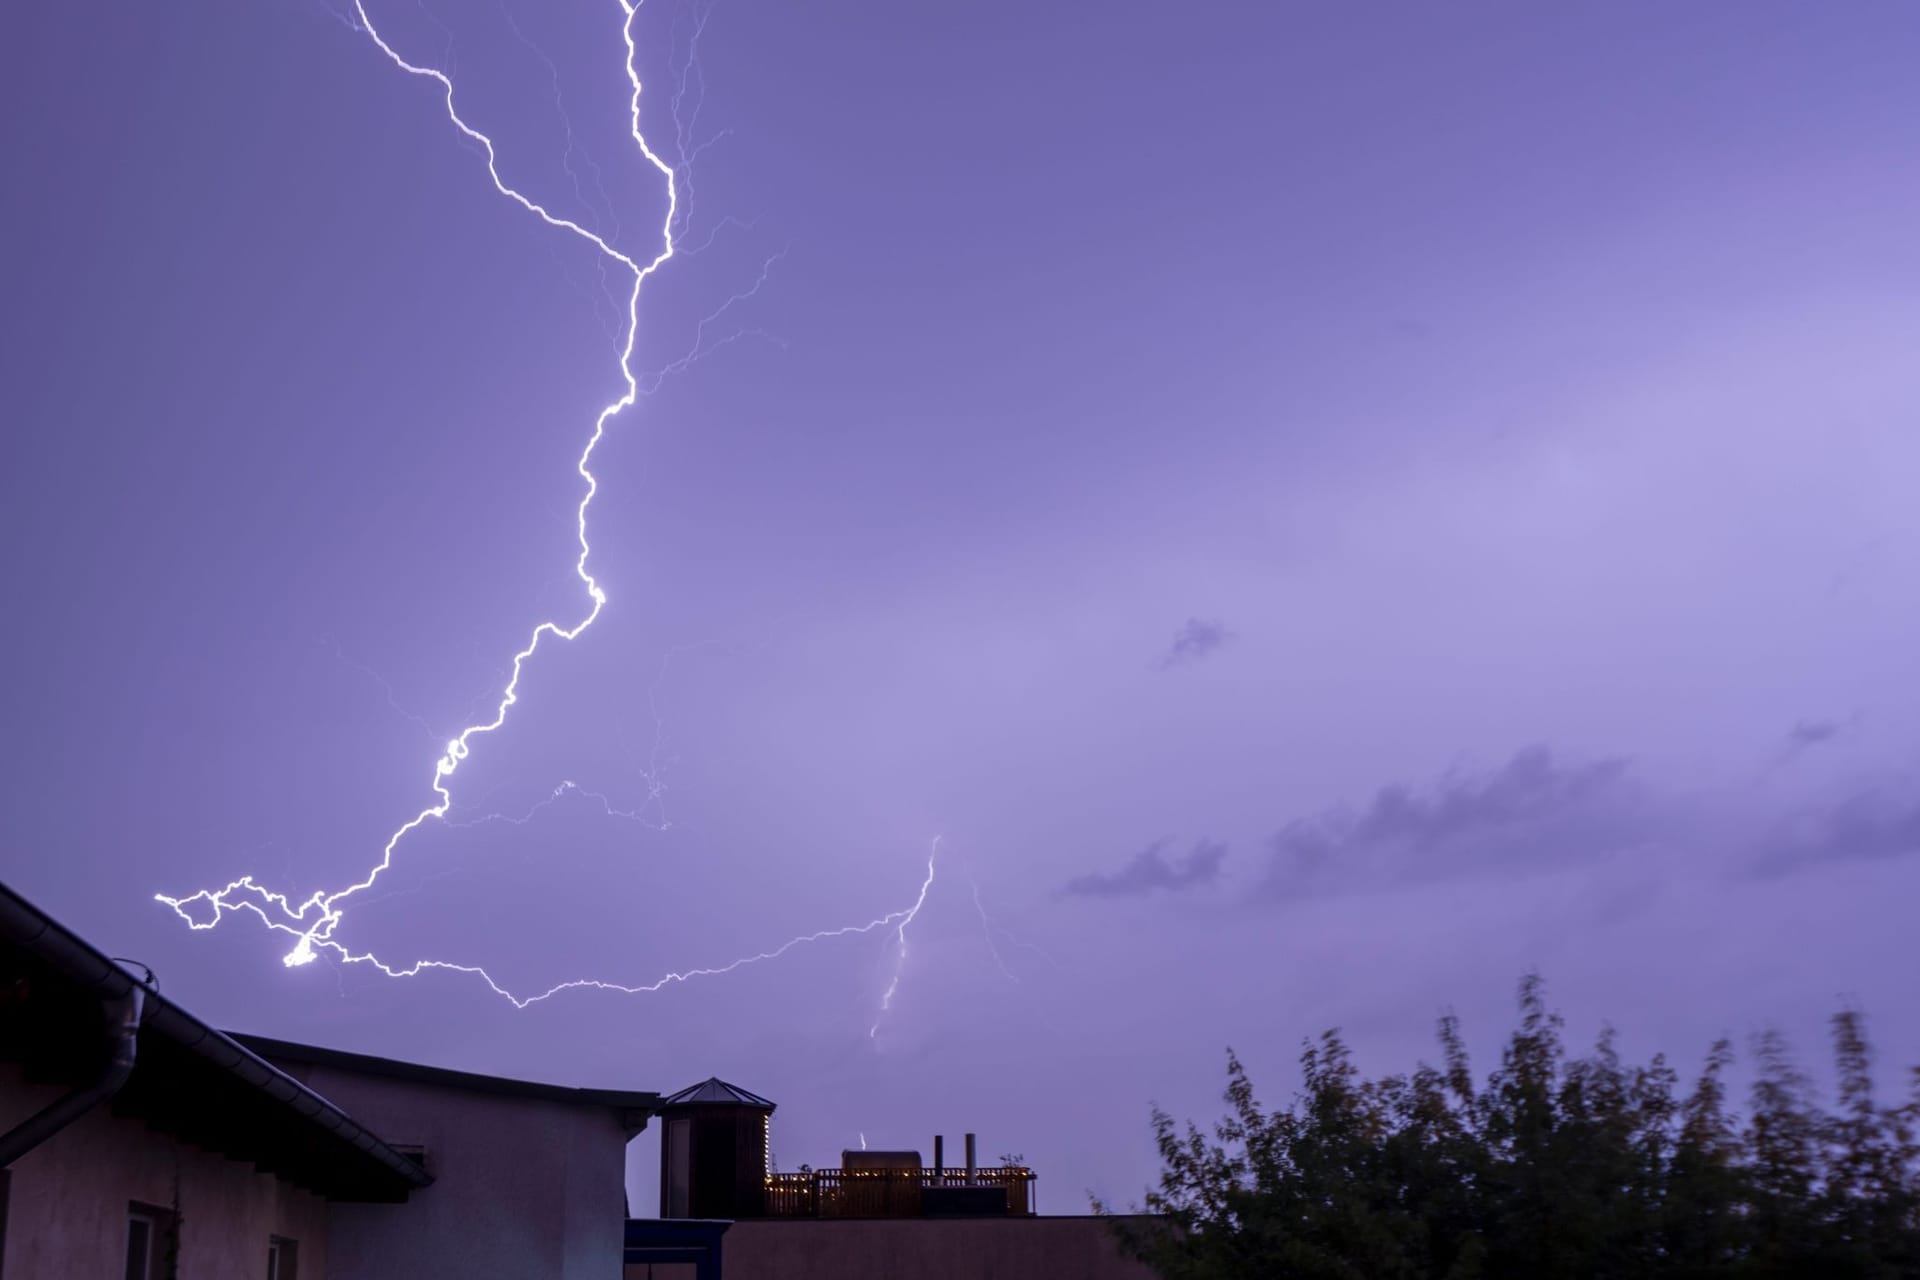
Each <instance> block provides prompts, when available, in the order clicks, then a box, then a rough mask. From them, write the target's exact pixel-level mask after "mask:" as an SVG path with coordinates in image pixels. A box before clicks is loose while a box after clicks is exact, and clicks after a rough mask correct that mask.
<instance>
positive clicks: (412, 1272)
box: [234, 1035, 660, 1280]
mask: <svg viewBox="0 0 1920 1280" xmlns="http://www.w3.org/2000/svg"><path fill="white" fill-rule="evenodd" d="M234 1039H236V1040H237V1041H239V1043H240V1044H241V1045H242V1046H243V1047H244V1048H246V1049H248V1050H250V1051H252V1052H253V1053H256V1054H258V1055H259V1056H260V1057H261V1058H262V1059H263V1060H265V1061H266V1062H268V1063H271V1064H272V1065H273V1066H274V1067H275V1068H277V1069H279V1070H280V1071H283V1072H285V1073H286V1074H287V1075H288V1076H290V1077H292V1078H293V1079H295V1080H296V1081H298V1082H299V1083H300V1084H302V1085H303V1086H305V1087H307V1088H310V1089H312V1090H313V1091H314V1092H316V1093H318V1094H321V1095H323V1096H325V1097H327V1098H331V1099H332V1100H333V1101H334V1102H335V1103H337V1104H338V1105H340V1106H342V1107H345V1108H346V1109H347V1110H349V1111H351V1112H352V1113H353V1115H354V1116H355V1117H357V1118H358V1119H359V1120H361V1121H362V1122H363V1123H365V1124H367V1125H369V1126H371V1127H372V1128H373V1129H374V1130H375V1131H376V1132H378V1133H380V1134H382V1135H383V1136H384V1137H385V1138H387V1139H388V1140H389V1141H391V1142H393V1143H395V1144H397V1145H398V1146H399V1147H400V1148H401V1149H402V1150H404V1151H408V1152H410V1153H414V1155H415V1157H416V1158H417V1159H419V1160H420V1161H421V1162H422V1163H423V1164H424V1165H425V1167H426V1169H427V1171H428V1172H429V1173H431V1174H432V1175H433V1179H434V1182H433V1186H432V1188H431V1189H430V1190H427V1191H425V1192H423V1193H421V1194H419V1195H416V1196H413V1197H411V1198H410V1199H409V1200H408V1201H407V1203H405V1204H365V1205H361V1204H356V1205H351V1206H345V1205H343V1206H340V1207H339V1208H337V1209H336V1211H335V1212H334V1213H333V1215H332V1217H331V1220H330V1223H329V1226H328V1233H327V1257H328V1259H329V1263H330V1265H331V1268H332V1269H331V1271H329V1273H328V1274H329V1275H330V1276H336V1277H342V1278H343V1280H357V1278H358V1277H363V1276H364V1277H386V1276H434V1275H447V1276H460V1277H462V1278H463V1280H466V1278H467V1277H478V1276H500V1277H503V1278H504V1277H514V1278H515V1280H519V1278H521V1277H527V1276H538V1277H540V1278H541V1280H609V1278H610V1277H612V1276H614V1275H617V1274H618V1273H619V1267H620V1259H621V1256H622V1247H623V1236H622V1227H621V1224H622V1221H623V1220H624V1219H625V1217H626V1177H627V1169H626V1161H627V1154H626V1153H627V1143H629V1142H630V1141H632V1139H633V1138H634V1136H635V1135H636V1134H638V1133H639V1132H640V1131H641V1130H642V1129H644V1128H646V1125H647V1117H648V1116H649V1115H651V1114H652V1112H653V1111H654V1110H655V1109H656V1108H657V1107H658V1106H659V1103H660V1095H659V1094H657V1093H634V1092H628V1091H623V1090H616V1089H571V1088H565V1087H562V1086H559V1085H550V1084H533V1083H529V1082H527V1081H522V1080H504V1079H500V1078H499V1077H496V1076H483V1075H474V1074H472V1073H471V1072H466V1071H449V1070H446V1069H444V1068H440V1067H426V1066H420V1065H418V1064H416V1063H411V1062H395V1061H392V1060H390V1059H387V1058H374V1057H368V1056H366V1055H363V1054H357V1053H343V1052H341V1051H339V1050H337V1049H321V1048H316V1047H314V1046H311V1045H302V1044H290V1043H288V1042H286V1041H282V1040H268V1039H265V1038H263V1037H260V1036H247V1035H237V1036H235V1037H234ZM503 1206H511V1211H510V1212H502V1208H503Z"/></svg>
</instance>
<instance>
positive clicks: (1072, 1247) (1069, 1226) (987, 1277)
mask: <svg viewBox="0 0 1920 1280" xmlns="http://www.w3.org/2000/svg"><path fill="white" fill-rule="evenodd" d="M722 1258H723V1260H724V1263H725V1275H726V1280H846V1278H847V1277H850V1276H902V1277H905V1276H911V1277H913V1280H1154V1276H1153V1272H1151V1271H1149V1270H1148V1269H1147V1268H1146V1267H1144V1266H1142V1265H1141V1264H1140V1263H1138V1262H1135V1261H1133V1260H1132V1259H1130V1258H1123V1257H1122V1256H1121V1255H1120V1252H1119V1250H1118V1249H1117V1248H1115V1247H1114V1242H1113V1237H1112V1235H1111V1233H1110V1231H1109V1228H1108V1226H1107V1224H1106V1223H1104V1222H1102V1221H1100V1219H1098V1218H953V1219H927V1218H903V1219H842V1220H839V1221H834V1220H831V1219H828V1220H820V1219H765V1220H760V1221H742V1222H736V1223H734V1224H733V1226H732V1227H731V1228H730V1229H729V1230H728V1231H727V1234H726V1238H725V1240H724V1242H723V1252H722Z"/></svg>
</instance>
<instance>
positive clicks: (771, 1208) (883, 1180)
mask: <svg viewBox="0 0 1920 1280" xmlns="http://www.w3.org/2000/svg"><path fill="white" fill-rule="evenodd" d="M963 1187H974V1188H982V1189H986V1190H989V1191H990V1190H991V1189H992V1188H996V1187H1004V1188H1005V1189H1006V1193H1007V1214H1008V1215H1009V1216H1010V1217H1026V1216H1029V1215H1031V1214H1032V1213H1033V1170H1031V1169H1025V1168H1021V1167H1020V1166H1018V1165H1001V1166H996V1167H994V1168H989V1169H976V1170H974V1171H973V1172H972V1173H967V1172H965V1171H964V1170H948V1171H947V1172H944V1173H935V1172H934V1171H933V1170H931V1169H813V1170H809V1171H807V1172H804V1173H775V1174H769V1175H768V1176H767V1202H766V1214H767V1216H768V1217H769V1218H918V1217H923V1216H926V1215H927V1214H928V1213H929V1212H937V1210H938V1204H939V1202H940V1201H941V1200H942V1199H943V1197H942V1196H941V1195H940V1194H939V1193H940V1192H941V1191H944V1190H946V1189H949V1188H963ZM928 1191H933V1192H935V1194H934V1195H933V1196H931V1197H929V1196H927V1195H926V1194H925V1193H926V1192H928ZM959 1194H960V1195H962V1196H964V1194H965V1193H964V1192H962V1193H959Z"/></svg>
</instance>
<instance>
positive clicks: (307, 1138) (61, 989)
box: [0, 884, 433, 1202]
mask: <svg viewBox="0 0 1920 1280" xmlns="http://www.w3.org/2000/svg"><path fill="white" fill-rule="evenodd" d="M0 980H11V981H13V982H16V983H22V984H24V988H23V989H25V990H27V991H28V992H29V999H28V1000H27V1002H26V1003H25V1004H24V1005H23V1006H21V1007H19V1008H17V1009H15V1010H14V1011H12V1016H10V1017H9V1018H7V1019H6V1020H4V1021H0V1058H3V1059H9V1060H13V1061H18V1062H22V1063H24V1064H26V1065H27V1066H28V1067H29V1068H30V1069H33V1070H36V1071H38V1072H40V1073H42V1074H45V1075H46V1077H47V1078H48V1079H50V1080H60V1079H84V1078H85V1075H84V1074H81V1073H86V1074H91V1073H93V1072H94V1071H97V1069H98V1068H97V1066H96V1065H95V1064H94V1062H93V1058H95V1057H97V1054H98V1046H99V1043H100V1040H101V1034H100V1033H101V1028H100V1009H99V1004H98V1002H99V1001H100V1000H101V999H103V998H115V997H119V996H122V995H124V994H126V993H127V992H128V991H129V990H130V989H131V988H133V987H134V986H136V985H139V986H141V987H142V989H143V990H144V992H145V1004H146V1008H145V1014H144V1017H143V1018H142V1019H141V1025H140V1038H139V1043H138V1047H137V1049H136V1051H135V1055H134V1065H133V1075H132V1076H131V1077H130V1078H129V1079H128V1080H127V1083H126V1084H125V1086H124V1087H122V1088H121V1090H120V1091H119V1092H118V1093H117V1094H115V1095H114V1097H113V1101H112V1104H111V1105H112V1108H113V1111H114V1113H115V1114H117V1115H122V1116H129V1117H132V1118H134V1119H138V1120H144V1121H145V1122H146V1123H147V1125H148V1126H149V1127H150V1128H153V1129H157V1130H159V1131H160V1132H162V1133H167V1134H171V1135H173V1136H175V1137H177V1138H181V1139H183V1140H185V1141H188V1142H191V1143H194V1144H195V1145H198V1146H201V1147H204V1148H206V1149H207V1150H209V1151H217V1152H219V1153H221V1154H222V1155H226V1156H229V1157H231V1158H233V1159H235V1160H241V1161H247V1162H251V1163H253V1164H255V1165H257V1166H258V1167H259V1168H261V1169H262V1170H264V1171H266V1172H269V1173H273V1174H277V1175H279V1176H281V1177H284V1178H286V1179H288V1180H289V1181H291V1182H294V1183H296V1184H298V1185H300V1186H304V1187H306V1188H307V1189H309V1190H311V1191H314V1192H316V1193H318V1194H320V1195H324V1196H327V1197H329V1198H330V1199H335V1200H359V1201H376V1202H380V1201H385V1202H393V1201H403V1200H405V1199H406V1198H407V1194H408V1193H409V1192H411V1191H415V1190H417V1189H419V1188H421V1187H424V1186H427V1185H428V1184H429V1183H431V1182H432V1181H433V1178H432V1177H431V1176H429V1175H428V1173H427V1171H426V1170H425V1169H424V1168H422V1167H421V1166H420V1164H419V1163H418V1162H417V1161H415V1160H412V1159H410V1158H409V1157H408V1156H406V1155H404V1154H402V1153H401V1152H399V1151H396V1150H394V1149H393V1148H392V1147H389V1146H388V1145H387V1144H386V1143H384V1142H382V1141H381V1140H380V1139H379V1138H378V1137H376V1136H375V1135H374V1134H373V1133H372V1132H371V1131H369V1130H367V1129H366V1128H364V1127H362V1126H361V1125H359V1124H358V1123H356V1122H355V1121H354V1120H353V1119H352V1117H350V1116H348V1115H347V1114H346V1113H345V1112H344V1111H342V1110H340V1109H339V1108H338V1107H336V1106H334V1105H333V1104H332V1103H330V1102H328V1101H327V1100H326V1099H325V1098H323V1097H321V1096H320V1095H319V1094H317V1093H315V1092H314V1091H313V1090H311V1089H309V1088H307V1087H306V1086H305V1085H303V1084H301V1083H300V1082H299V1081H298V1080H295V1079H294V1078H293V1077H292V1076H290V1075H288V1074H286V1073H285V1072H284V1071H281V1070H279V1069H278V1068H276V1067H274V1066H273V1065H272V1064H271V1063H268V1062H267V1061H265V1060H264V1059H262V1058H261V1057H260V1056H258V1055H257V1054H255V1053H253V1052H252V1051H251V1050H249V1049H247V1048H245V1047H243V1046H242V1045H240V1044H239V1043H238V1042H236V1041H235V1040H234V1039H233V1038H232V1037H230V1036H225V1035H222V1034H221V1033H220V1032H218V1031H215V1030H214V1029H213V1028H212V1027H210V1026H208V1025H207V1024H206V1023H204V1022H202V1021H200V1020H199V1019H198V1018H196V1017H194V1016H193V1015H192V1014H190V1013H188V1012H187V1011H186V1010H185V1009H182V1008H181V1007H180V1006H179V1005H177V1004H175V1003H173V1001H172V1000H170V999H168V998H167V997H165V996H162V995H161V994H160V992H159V990H158V989H157V987H154V986H151V985H148V984H145V983H136V981H135V979H134V978H133V976H132V975H131V974H129V973H128V972H127V971H126V970H125V969H123V968H121V967H120V965H119V964H117V963H115V962H114V961H112V960H110V959H108V958H107V956H106V955H105V954H104V953H103V952H101V951H99V950H98V949H97V948H95V947H94V946H93V945H92V944H90V943H88V942H87V941H86V940H85V939H84V938H82V937H80V935H79V934H77V933H74V932H73V931H72V930H70V929H68V928H66V927H65V926H64V925H62V924H60V923H59V922H58V921H56V920H54V919H53V918H52V917H51V916H49V915H47V914H46V913H45V912H44V911H41V910H40V909H39V908H38V907H36V906H34V905H33V904H32V903H31V902H28V901H27V900H26V899H25V898H23V897H21V896H20V895H19V894H18V893H16V892H15V891H14V890H13V889H11V888H9V887H7V886H6V885H4V884H0Z"/></svg>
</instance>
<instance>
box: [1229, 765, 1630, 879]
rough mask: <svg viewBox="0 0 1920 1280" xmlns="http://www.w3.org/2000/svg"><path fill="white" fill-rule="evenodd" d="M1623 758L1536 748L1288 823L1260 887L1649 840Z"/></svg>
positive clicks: (1428, 870) (1477, 864) (1467, 866)
mask: <svg viewBox="0 0 1920 1280" xmlns="http://www.w3.org/2000/svg"><path fill="white" fill-rule="evenodd" d="M1626 772H1627V766H1626V762H1625V761H1623V760H1599V761H1594V762H1591V763H1587V764H1578V765H1568V764H1564V763H1562V762H1561V761H1559V760H1557V759H1556V758H1555V757H1554V755H1553V753H1552V752H1551V751H1550V750H1548V749H1547V748H1546V747H1530V748H1528V749H1526V750H1524V751H1521V752H1520V753H1519V754H1517V755H1515V756H1514V757H1513V759H1511V760H1509V761H1508V762H1507V763H1506V764H1504V765H1502V766H1501V767H1500V768H1498V769H1495V770H1492V771H1491V772H1488V773H1483V774H1475V775H1463V774H1458V773H1455V774H1449V775H1448V776H1446V777H1444V778H1442V779H1441V780H1440V781H1439V782H1438V783H1436V784H1434V785H1433V786H1431V787H1429V788H1427V789H1426V790H1425V791H1416V790H1414V789H1413V788H1412V787H1409V786H1406V785H1402V784H1395V785H1392V786H1387V787H1382V788H1381V789H1380V790H1379V791H1378V792H1377V793H1376V794H1375V795H1374V798H1373V801H1372V803H1370V804H1369V805H1367V806H1366V808H1364V809H1362V810H1360V811H1358V812H1355V811H1353V810H1351V809H1337V810H1333V811H1331V812H1328V813H1324V814H1320V815H1317V816H1314V817H1311V818H1304V819H1301V820H1299V821H1296V822H1293V823H1290V824H1289V825H1288V826H1286V827H1285V828H1284V829H1282V830H1281V831H1280V832H1278V833H1277V834H1276V835H1275V836H1274V837H1273V839H1272V841H1271V847H1272V854H1271V858H1270V861H1269V865H1268V872H1267V876H1266V878H1265V884H1264V886H1263V888H1264V891H1265V893H1266V894H1267V895H1268V896H1288V897H1293V896H1298V895H1299V894H1301V893H1303V892H1304V893H1311V892H1316V891H1324V890H1330V889H1338V888H1346V887H1353V886H1354V885H1356V884H1361V883H1369V882H1374V881H1385V882H1387V883H1392V884H1399V883H1404V882H1408V881H1419V880H1427V879H1435V878H1441V877H1445V876H1451V875H1456V874H1462V873H1467V872H1471V871H1475V870H1480V869H1485V868H1488V867H1512V866H1515V865H1524V864H1553V865H1564V864H1565V863H1567V862H1570V861H1575V860H1580V859H1584V858H1590V857H1594V856H1597V855H1599V854H1602V853H1606V852H1609V851H1611V850H1614V849H1618V848H1620V847H1622V846H1624V845H1627V844H1630V843H1632V842H1634V841H1636V840H1638V839H1641V838H1644V837H1645V835H1646V834H1647V833H1648V831H1649V828H1650V825H1651V816H1652V815H1651V814H1650V812H1649V806H1648V804H1647V803H1646V801H1645V798H1644V797H1643V796H1642V795H1641V793H1640V791H1639V789H1638V788H1637V787H1635V786H1633V785H1632V784H1631V783H1630V782H1629V780H1628V778H1627V777H1626Z"/></svg>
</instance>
